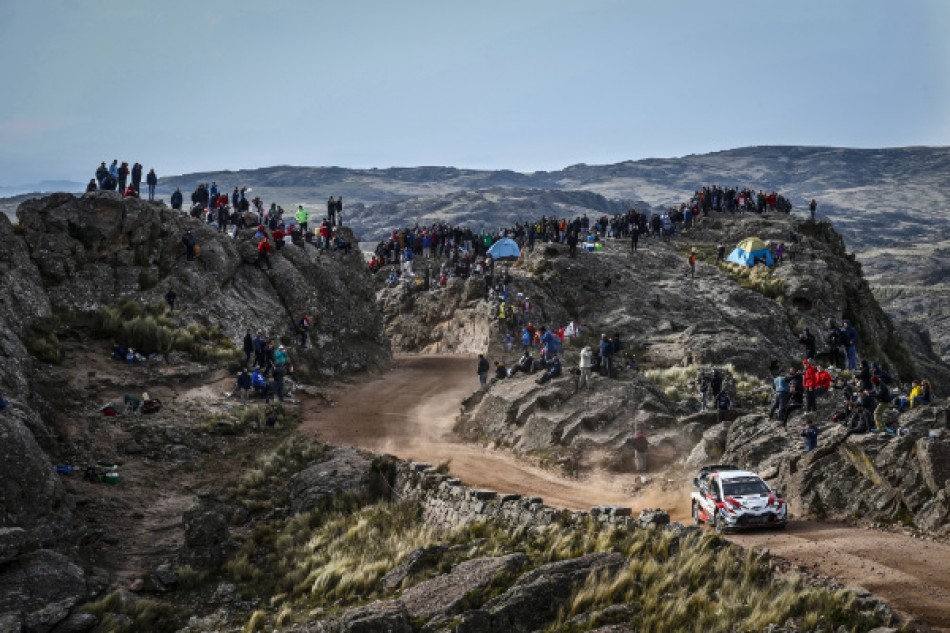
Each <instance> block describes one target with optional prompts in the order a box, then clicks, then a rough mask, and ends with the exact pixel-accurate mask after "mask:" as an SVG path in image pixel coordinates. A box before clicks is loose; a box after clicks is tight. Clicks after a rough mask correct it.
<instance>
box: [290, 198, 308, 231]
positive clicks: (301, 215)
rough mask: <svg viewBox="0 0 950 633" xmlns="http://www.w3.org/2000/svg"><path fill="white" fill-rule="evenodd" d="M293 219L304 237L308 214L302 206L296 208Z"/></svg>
mask: <svg viewBox="0 0 950 633" xmlns="http://www.w3.org/2000/svg"><path fill="white" fill-rule="evenodd" d="M294 218H295V219H296V220H297V224H298V225H299V226H300V234H301V235H305V234H306V233H307V221H308V220H309V219H310V214H309V213H307V210H306V209H304V208H303V205H302V204H301V205H299V206H298V207H297V213H295V214H294Z"/></svg>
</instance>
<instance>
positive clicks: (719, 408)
mask: <svg viewBox="0 0 950 633" xmlns="http://www.w3.org/2000/svg"><path fill="white" fill-rule="evenodd" d="M731 407H732V400H730V399H729V394H728V393H726V390H725V389H723V390H722V391H720V392H719V395H717V396H716V419H717V421H718V422H725V420H726V412H727V411H729V409H730V408H731Z"/></svg>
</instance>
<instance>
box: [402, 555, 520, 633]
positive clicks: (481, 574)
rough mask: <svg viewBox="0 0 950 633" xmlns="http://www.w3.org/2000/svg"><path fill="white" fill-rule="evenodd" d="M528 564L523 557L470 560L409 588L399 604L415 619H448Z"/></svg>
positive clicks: (509, 556) (511, 556) (512, 556)
mask: <svg viewBox="0 0 950 633" xmlns="http://www.w3.org/2000/svg"><path fill="white" fill-rule="evenodd" d="M527 560H528V557H527V556H525V555H524V554H521V553H517V554H508V555H507V556H500V557H497V558H476V559H473V560H467V561H465V562H463V563H460V564H459V565H458V566H456V567H455V568H454V569H452V571H451V572H449V573H447V574H442V575H440V576H436V577H435V578H433V579H432V580H427V581H425V582H422V583H420V584H418V585H415V586H414V587H410V588H409V589H407V590H406V591H405V592H403V594H402V596H401V597H400V600H402V602H403V604H405V605H406V609H407V610H408V611H409V615H410V617H412V618H413V619H415V618H424V619H426V620H428V619H431V618H436V617H438V618H445V617H447V616H451V615H454V614H455V613H456V612H457V610H458V608H459V606H460V605H463V604H464V601H465V598H466V596H468V595H469V594H471V593H472V592H474V591H477V590H479V589H483V588H484V587H486V586H488V584H489V583H490V582H491V581H492V579H493V578H495V577H496V576H497V575H498V574H500V573H502V572H509V573H513V572H516V571H518V570H519V569H520V568H521V567H522V566H524V564H525V563H526V562H527Z"/></svg>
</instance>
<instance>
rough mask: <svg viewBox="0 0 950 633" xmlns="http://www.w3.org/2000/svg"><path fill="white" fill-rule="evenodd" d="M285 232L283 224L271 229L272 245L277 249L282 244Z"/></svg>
mask: <svg viewBox="0 0 950 633" xmlns="http://www.w3.org/2000/svg"><path fill="white" fill-rule="evenodd" d="M286 234H287V233H286V232H285V231H284V227H283V226H278V227H277V228H276V229H274V230H273V231H271V237H273V238H274V246H275V247H276V248H277V250H280V249H281V247H282V246H283V245H284V235H286Z"/></svg>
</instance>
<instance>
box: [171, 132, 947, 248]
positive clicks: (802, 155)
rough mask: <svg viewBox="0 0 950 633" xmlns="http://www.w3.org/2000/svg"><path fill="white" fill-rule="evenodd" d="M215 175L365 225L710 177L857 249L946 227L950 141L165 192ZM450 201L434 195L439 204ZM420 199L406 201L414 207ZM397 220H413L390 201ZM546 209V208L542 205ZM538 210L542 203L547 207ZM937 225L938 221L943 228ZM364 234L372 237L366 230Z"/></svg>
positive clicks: (641, 190) (366, 173)
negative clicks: (790, 207) (814, 222)
mask: <svg viewBox="0 0 950 633" xmlns="http://www.w3.org/2000/svg"><path fill="white" fill-rule="evenodd" d="M212 181H216V182H217V183H218V184H219V186H222V187H224V188H227V189H229V190H230V189H231V188H233V187H234V186H242V187H243V186H248V187H251V188H252V189H253V193H254V195H260V196H261V197H262V198H263V199H264V200H266V201H268V202H277V203H279V204H281V205H283V206H285V208H286V207H287V206H289V205H296V204H306V205H322V204H323V203H324V202H325V201H326V199H327V198H328V197H329V196H331V195H332V196H338V195H343V196H344V200H345V202H346V203H347V206H348V207H350V206H351V205H353V204H354V203H359V204H361V205H363V206H362V207H353V209H354V210H356V209H360V210H365V211H367V212H370V213H371V215H372V216H373V217H372V220H371V221H370V218H367V219H366V221H365V222H364V221H363V219H362V218H361V217H360V216H359V214H357V213H354V214H352V215H349V216H348V221H349V222H351V223H352V224H353V226H354V228H356V229H357V230H365V229H370V230H372V231H373V232H375V231H379V230H380V229H382V228H383V227H382V226H381V224H380V223H379V221H378V220H379V218H378V217H377V216H378V215H379V214H378V213H377V211H378V210H373V205H375V204H378V203H387V202H397V201H402V200H408V199H424V198H439V197H440V196H444V195H447V194H453V193H457V192H459V191H465V190H492V191H493V192H494V193H492V194H491V195H492V196H495V198H496V200H495V202H496V203H497V204H499V205H501V206H503V207H504V206H506V201H505V199H504V198H505V196H504V192H503V191H502V192H495V191H494V190H497V189H513V190H517V193H515V194H514V195H515V197H517V198H521V199H523V198H524V197H525V194H524V191H525V190H530V189H546V190H564V191H590V192H593V193H597V194H600V195H602V196H604V197H605V198H607V199H610V200H615V201H621V200H623V201H638V202H640V203H642V204H645V205H649V206H651V207H663V206H666V205H669V204H674V203H678V202H681V201H683V200H685V199H686V198H687V197H688V195H689V194H690V192H692V191H694V190H695V189H697V188H698V187H702V186H704V185H710V184H721V185H739V186H748V187H753V188H755V189H766V190H772V189H774V190H776V191H779V192H780V193H783V194H785V195H786V196H788V197H789V198H790V199H791V200H792V202H793V204H794V205H795V206H796V208H797V209H799V210H804V209H805V207H806V205H807V203H808V201H809V200H810V199H811V198H816V199H817V200H818V202H819V208H818V211H819V216H821V217H827V218H830V219H831V220H833V221H834V223H835V227H836V228H837V229H838V231H839V232H841V233H842V234H843V235H844V236H845V239H846V241H847V243H848V245H849V246H850V247H851V248H853V249H855V250H862V249H864V248H867V247H869V246H895V245H899V244H900V243H901V241H902V240H907V239H909V240H914V241H917V240H922V239H930V238H932V237H934V234H935V233H942V234H944V235H947V233H948V231H947V228H946V222H945V221H940V222H937V221H936V220H938V219H940V220H942V218H943V213H944V212H945V210H946V209H947V207H948V195H950V194H948V191H950V148H946V147H906V148H894V149H874V150H865V149H844V148H833V147H800V146H762V147H745V148H740V149H732V150H727V151H722V152H714V153H711V154H697V155H690V156H684V157H682V158H655V159H645V160H637V161H626V162H622V163H616V164H613V165H583V164H580V165H573V166H570V167H566V168H564V169H562V170H559V171H550V172H545V171H539V172H532V173H519V172H514V171H509V170H497V171H490V170H476V169H456V168H453V167H408V168H402V167H400V168H388V169H344V168H340V167H290V166H279V167H267V168H262V169H253V170H242V171H233V172H230V171H219V172H202V173H196V174H187V175H183V176H176V177H170V178H163V179H162V180H161V182H160V183H159V191H160V193H164V194H166V195H167V194H168V193H169V192H171V191H173V190H174V188H175V187H181V189H182V191H185V192H190V191H191V190H192V189H193V188H194V187H195V185H196V184H197V183H199V182H212ZM443 202H444V201H433V205H441V204H443ZM424 206H425V205H423V204H422V203H419V202H416V203H413V204H411V205H403V206H402V207H401V208H404V209H405V210H406V211H407V212H412V213H416V212H418V211H420V210H422V211H423V212H424V213H428V211H426V210H425V209H424V208H423V207H424ZM510 208H511V209H512V213H511V219H512V220H514V219H523V217H522V216H520V215H519V214H520V213H521V211H522V210H523V209H522V208H520V207H519V206H518V205H510ZM388 209H389V210H390V212H392V213H396V215H392V216H391V219H392V222H391V225H390V226H391V227H395V226H399V225H402V224H405V223H408V222H413V223H414V222H415V218H414V217H410V216H401V215H399V213H398V212H399V211H400V207H398V206H397V207H395V208H393V207H388ZM538 210H539V211H540V212H542V213H543V212H544V210H543V209H538ZM539 215H540V213H539ZM935 229H936V230H935ZM365 237H374V236H373V235H366V236H365Z"/></svg>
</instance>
